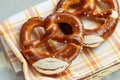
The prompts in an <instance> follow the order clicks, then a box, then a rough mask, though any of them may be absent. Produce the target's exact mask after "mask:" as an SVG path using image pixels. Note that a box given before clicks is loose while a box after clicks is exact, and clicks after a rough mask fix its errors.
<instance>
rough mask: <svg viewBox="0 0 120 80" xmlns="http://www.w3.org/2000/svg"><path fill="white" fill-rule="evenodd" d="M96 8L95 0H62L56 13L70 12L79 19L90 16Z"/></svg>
mask: <svg viewBox="0 0 120 80" xmlns="http://www.w3.org/2000/svg"><path fill="white" fill-rule="evenodd" d="M95 8H96V3H95V1H94V0H60V1H59V2H58V4H57V7H56V10H55V11H56V12H64V11H65V12H70V13H72V14H74V15H75V16H78V17H84V16H89V15H91V14H92V13H93V11H94V10H95Z"/></svg>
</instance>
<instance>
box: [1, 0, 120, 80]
mask: <svg viewBox="0 0 120 80" xmlns="http://www.w3.org/2000/svg"><path fill="white" fill-rule="evenodd" d="M44 1H46V0H0V21H1V20H4V19H6V18H8V17H10V16H12V15H14V14H16V13H18V12H20V11H22V10H24V9H26V8H28V7H30V6H33V5H36V4H39V3H40V2H44ZM4 53H5V52H4V49H3V48H2V44H1V43H0V80H24V77H23V74H22V72H21V73H18V75H21V76H18V75H17V74H15V73H14V71H13V69H12V67H11V65H10V63H9V61H8V60H7V59H6V56H5V54H4ZM102 80H120V71H117V72H114V73H112V74H111V75H109V76H107V77H105V78H104V79H102Z"/></svg>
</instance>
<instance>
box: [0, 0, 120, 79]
mask: <svg viewBox="0 0 120 80" xmlns="http://www.w3.org/2000/svg"><path fill="white" fill-rule="evenodd" d="M57 2H58V1H57V0H47V1H46V2H44V3H40V4H38V5H36V6H33V7H30V8H28V9H26V10H24V11H21V12H19V13H18V14H16V15H14V16H12V17H10V18H8V19H6V20H4V21H2V22H0V31H1V32H0V34H1V35H2V37H3V38H4V40H2V42H3V45H4V47H5V49H6V51H7V55H8V57H9V59H10V61H11V64H12V65H13V68H14V70H15V72H19V71H21V70H23V72H24V75H25V79H26V80H75V79H78V78H83V77H86V76H88V75H90V74H93V73H95V72H98V71H99V70H102V69H104V68H106V67H109V66H112V65H114V64H116V63H119V62H120V60H119V59H120V22H119V23H118V26H117V28H116V30H115V31H114V33H113V34H112V36H110V37H109V38H108V39H107V40H106V41H105V42H104V43H103V44H102V45H101V46H99V47H98V48H94V49H84V51H82V52H80V54H79V56H78V57H77V58H76V59H75V60H74V61H73V62H72V64H71V66H70V67H69V68H68V69H67V70H66V71H65V72H63V73H62V74H60V75H59V76H58V77H48V76H43V75H41V74H40V73H38V72H36V71H35V70H34V69H33V68H31V67H30V66H29V65H28V64H27V62H26V60H25V59H24V58H23V56H22V55H21V53H20V47H19V32H20V29H21V26H22V24H23V23H25V22H26V21H27V20H28V19H29V18H32V17H37V16H41V17H46V16H47V15H49V14H51V13H52V12H53V10H54V8H55V7H56V4H57ZM89 25H90V26H93V25H94V24H93V23H89ZM89 25H88V23H87V24H86V26H87V27H89Z"/></svg>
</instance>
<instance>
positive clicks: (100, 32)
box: [56, 0, 119, 47]
mask: <svg viewBox="0 0 120 80" xmlns="http://www.w3.org/2000/svg"><path fill="white" fill-rule="evenodd" d="M78 1H79V2H78ZM72 2H73V1H71V0H61V1H59V3H58V5H57V8H56V11H57V12H62V11H64V12H66V11H67V12H70V10H69V7H70V6H71V5H73V4H72ZM99 2H103V3H105V4H107V5H108V6H109V9H107V10H105V11H102V12H97V9H96V3H99ZM75 4H79V6H80V8H79V6H77V7H78V8H79V9H77V10H76V11H73V12H70V13H72V14H73V15H75V16H77V17H79V18H80V17H87V18H91V19H93V20H95V21H97V22H100V23H101V26H99V27H97V28H95V29H85V39H84V46H86V47H97V46H99V45H100V44H101V43H102V42H103V41H104V40H105V39H107V38H108V37H109V36H110V35H111V34H112V33H113V32H114V30H115V27H116V25H117V23H118V17H119V16H118V14H119V6H118V1H117V0H96V1H94V0H88V1H86V0H77V1H76V3H75ZM80 4H81V5H80Z"/></svg>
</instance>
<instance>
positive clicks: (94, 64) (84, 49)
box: [83, 48, 99, 69]
mask: <svg viewBox="0 0 120 80" xmlns="http://www.w3.org/2000/svg"><path fill="white" fill-rule="evenodd" d="M83 52H84V54H85V55H86V57H87V58H88V61H89V62H90V64H91V65H92V66H93V68H94V69H98V68H99V67H98V65H97V63H96V62H95V61H94V59H93V58H92V57H91V55H90V53H89V51H88V50H87V48H83Z"/></svg>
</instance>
